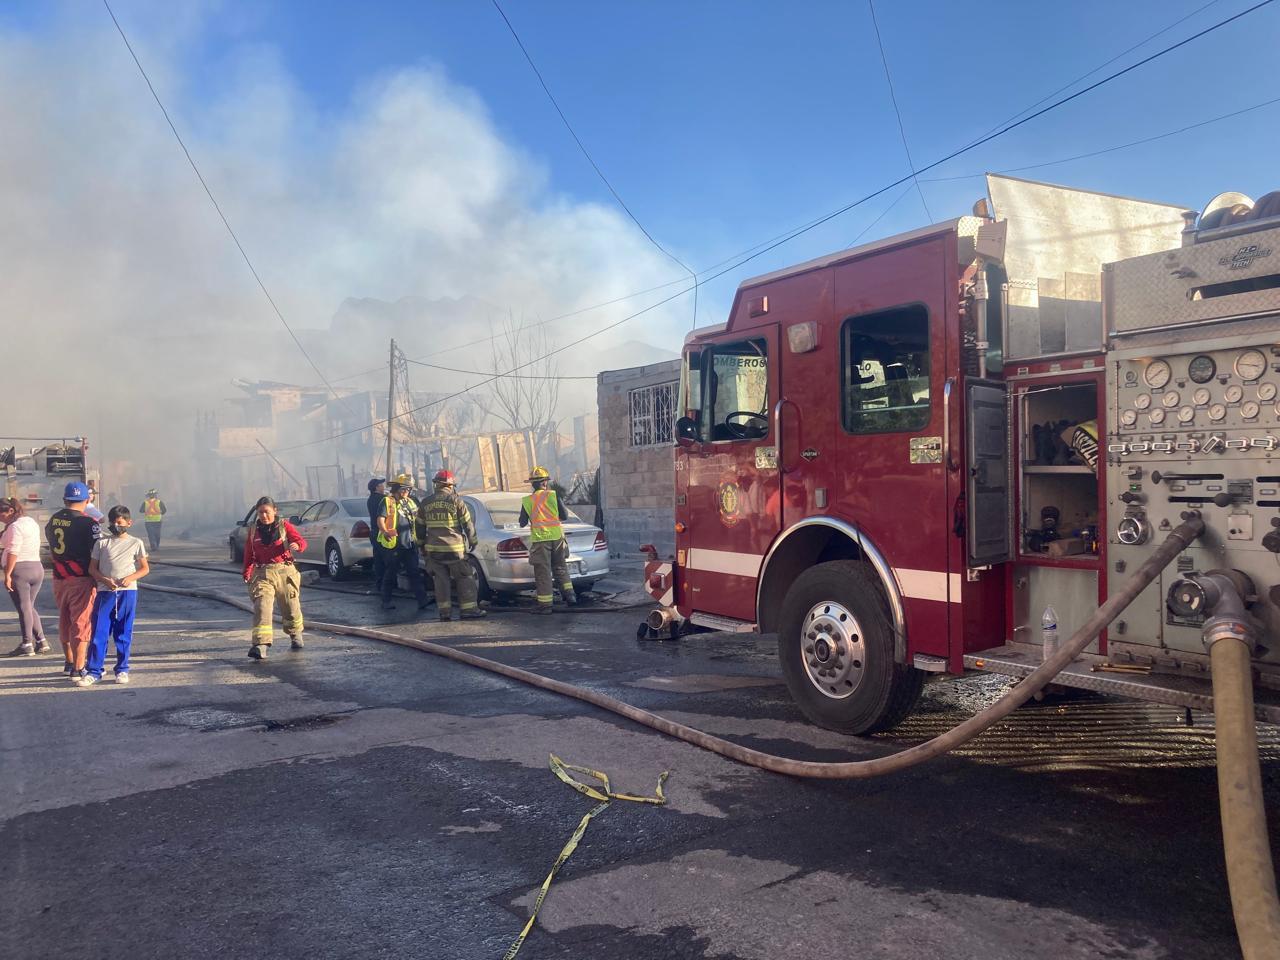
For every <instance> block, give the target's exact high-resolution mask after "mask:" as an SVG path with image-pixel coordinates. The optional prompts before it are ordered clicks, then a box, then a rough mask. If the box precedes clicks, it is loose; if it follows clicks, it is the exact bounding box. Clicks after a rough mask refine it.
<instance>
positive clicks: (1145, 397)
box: [1133, 393, 1151, 410]
mask: <svg viewBox="0 0 1280 960" xmlns="http://www.w3.org/2000/svg"><path fill="white" fill-rule="evenodd" d="M1133 405H1134V406H1135V407H1137V408H1138V409H1139V410H1145V409H1147V407H1149V406H1151V394H1149V393H1140V394H1138V395H1137V396H1136V397H1134V398H1133Z"/></svg>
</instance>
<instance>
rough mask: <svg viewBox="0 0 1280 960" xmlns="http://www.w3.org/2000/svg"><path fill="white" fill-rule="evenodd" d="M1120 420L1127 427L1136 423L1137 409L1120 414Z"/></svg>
mask: <svg viewBox="0 0 1280 960" xmlns="http://www.w3.org/2000/svg"><path fill="white" fill-rule="evenodd" d="M1120 422H1121V423H1123V424H1124V425H1125V426H1126V427H1132V426H1133V425H1134V424H1135V423H1137V422H1138V411H1137V410H1126V411H1124V413H1122V414H1120Z"/></svg>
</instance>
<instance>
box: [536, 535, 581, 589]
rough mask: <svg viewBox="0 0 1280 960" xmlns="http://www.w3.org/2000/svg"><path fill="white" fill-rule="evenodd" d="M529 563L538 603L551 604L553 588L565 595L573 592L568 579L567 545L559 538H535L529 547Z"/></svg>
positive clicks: (571, 582)
mask: <svg viewBox="0 0 1280 960" xmlns="http://www.w3.org/2000/svg"><path fill="white" fill-rule="evenodd" d="M529 563H530V564H532V565H533V592H534V593H535V594H537V597H538V603H540V604H543V605H545V606H551V603H552V601H554V600H555V588H556V587H559V588H560V592H561V593H563V594H564V595H565V596H566V597H568V596H570V595H571V594H572V593H573V581H572V580H570V579H569V545H568V544H567V543H565V542H564V539H563V538H561V539H560V540H535V541H534V542H533V543H532V544H531V545H530V547H529Z"/></svg>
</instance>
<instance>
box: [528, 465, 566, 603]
mask: <svg viewBox="0 0 1280 960" xmlns="http://www.w3.org/2000/svg"><path fill="white" fill-rule="evenodd" d="M529 483H530V485H531V486H532V487H533V492H532V493H531V494H530V495H529V496H527V497H525V498H524V503H523V504H522V505H521V507H520V526H522V527H528V528H529V539H530V540H531V541H532V543H531V544H530V545H529V563H531V564H532V565H533V585H534V590H535V591H536V593H537V597H538V606H537V612H538V613H541V614H549V613H550V612H551V604H552V601H554V600H555V596H554V592H553V591H554V589H555V587H556V586H559V587H560V592H561V593H562V594H563V595H564V602H565V603H567V604H575V603H577V602H578V597H577V595H576V594H575V593H574V592H573V581H572V580H570V579H569V545H568V544H567V543H565V540H564V527H562V526H561V523H562V521H565V520H568V519H569V514H568V512H567V511H566V510H565V508H564V504H563V503H561V502H560V498H559V497H558V496H557V495H556V492H555V491H554V490H552V489H550V486H551V474H550V473H548V472H547V469H546V468H545V467H534V468H533V473H531V474H529Z"/></svg>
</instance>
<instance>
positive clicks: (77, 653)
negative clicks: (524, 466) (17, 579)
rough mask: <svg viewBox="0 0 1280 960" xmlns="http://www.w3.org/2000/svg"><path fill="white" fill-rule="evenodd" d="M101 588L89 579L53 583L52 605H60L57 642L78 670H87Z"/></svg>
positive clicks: (76, 578)
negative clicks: (87, 658)
mask: <svg viewBox="0 0 1280 960" xmlns="http://www.w3.org/2000/svg"><path fill="white" fill-rule="evenodd" d="M97 592H98V588H97V587H95V586H94V583H93V581H92V580H90V579H89V578H88V577H68V578H67V579H65V580H56V579H55V580H54V581H53V601H54V603H56V604H57V605H58V642H59V643H61V644H62V655H63V656H64V657H65V658H66V660H67V663H69V664H71V666H72V667H74V668H75V669H76V670H83V669H84V661H85V658H86V657H87V656H88V655H89V639H90V636H91V632H92V620H93V598H94V596H95V595H96V594H97Z"/></svg>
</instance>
